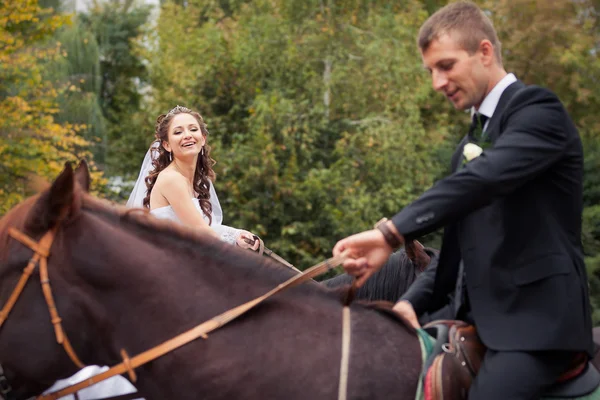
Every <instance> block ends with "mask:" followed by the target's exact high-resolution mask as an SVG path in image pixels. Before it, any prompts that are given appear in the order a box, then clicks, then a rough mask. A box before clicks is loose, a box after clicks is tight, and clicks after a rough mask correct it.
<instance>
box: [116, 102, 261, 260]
mask: <svg viewBox="0 0 600 400" xmlns="http://www.w3.org/2000/svg"><path fill="white" fill-rule="evenodd" d="M155 136H156V140H155V141H154V142H153V144H152V146H151V147H150V149H149V150H148V152H147V153H146V157H145V159H144V162H143V164H142V168H141V171H140V175H139V176H138V180H137V182H136V184H135V186H134V189H133V191H132V193H131V196H130V198H129V201H128V202H127V206H128V207H145V208H149V209H150V212H151V213H152V214H153V215H154V216H156V217H158V218H166V219H171V220H174V221H178V222H180V223H183V224H185V225H189V226H192V227H195V228H197V229H199V230H201V231H203V232H205V233H206V234H208V235H211V236H215V237H218V238H220V239H221V240H224V241H226V242H229V243H231V244H237V245H238V246H240V247H242V248H246V249H250V250H257V249H258V246H259V242H258V240H255V238H254V235H253V234H252V233H250V232H248V231H245V230H241V229H236V228H232V227H228V226H225V225H222V220H223V212H222V210H221V206H220V204H219V199H218V197H217V193H216V192H215V189H214V186H213V183H212V181H213V180H214V178H215V173H214V171H213V169H212V166H213V165H214V164H215V161H214V160H213V159H212V158H211V157H210V146H209V145H208V144H207V142H206V139H207V136H208V130H207V129H206V124H205V123H204V119H203V118H202V116H201V115H200V114H198V113H197V112H195V111H192V110H191V109H189V108H186V107H181V106H176V107H175V108H173V109H172V110H171V111H169V112H168V113H167V114H163V115H160V116H159V117H158V118H157V120H156V127H155Z"/></svg>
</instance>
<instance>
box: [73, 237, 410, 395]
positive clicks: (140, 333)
mask: <svg viewBox="0 0 600 400" xmlns="http://www.w3.org/2000/svg"><path fill="white" fill-rule="evenodd" d="M82 235H84V236H85V235H90V237H89V238H87V237H81V238H80V240H81V241H82V242H83V241H85V240H88V239H89V240H94V241H95V243H96V245H95V246H93V247H88V248H89V249H90V250H89V251H86V252H85V256H79V258H78V259H73V260H72V263H73V265H79V266H80V267H78V271H79V273H80V274H81V276H82V278H83V280H84V281H86V282H87V285H88V287H87V288H86V290H87V291H88V292H89V293H91V294H90V297H93V298H94V300H95V302H96V304H97V305H96V307H98V308H99V309H101V311H99V312H97V314H100V315H101V317H99V318H98V319H97V321H96V322H95V323H96V324H98V326H97V328H98V329H100V330H101V331H104V332H110V334H109V337H108V338H107V340H106V341H105V342H106V343H108V345H107V348H101V347H100V346H99V351H108V352H109V353H111V354H113V357H115V358H114V359H113V360H112V362H116V361H118V359H117V358H116V354H118V351H119V350H120V349H121V348H124V349H125V350H126V351H127V352H128V353H129V355H130V356H133V355H135V354H138V353H140V352H142V351H145V350H148V349H149V348H151V347H154V346H156V345H158V344H160V343H162V342H163V341H165V340H167V339H170V338H171V337H173V336H175V335H177V334H180V333H182V332H184V331H185V330H187V329H190V328H191V327H193V326H195V325H197V324H199V323H201V322H203V321H205V320H207V319H210V318H211V317H213V316H215V315H218V314H220V313H222V312H224V311H226V310H228V309H230V308H232V307H234V306H237V305H239V304H242V303H244V302H246V301H249V300H251V299H253V298H255V297H257V296H259V295H262V294H264V293H265V292H267V291H268V290H269V289H271V288H272V287H274V286H276V285H277V284H278V283H281V282H282V281H284V280H285V277H289V276H291V273H288V272H287V271H286V272H285V273H284V272H282V271H280V270H277V269H275V268H273V269H269V268H267V267H265V266H263V265H261V262H259V261H257V260H258V258H257V256H255V255H252V254H250V253H245V252H243V251H242V250H236V249H234V248H232V247H231V246H229V245H227V244H222V248H219V245H207V246H206V247H204V252H202V251H201V250H202V247H203V245H201V244H198V245H197V248H192V247H190V246H189V245H188V244H180V245H177V243H176V242H172V243H170V244H167V245H166V246H163V247H159V246H158V245H157V244H156V243H155V242H151V241H149V240H142V239H141V238H140V237H141V236H138V237H135V236H132V235H130V234H127V233H125V232H120V231H117V232H115V233H114V234H113V235H110V236H106V235H104V236H100V232H94V231H93V229H91V230H89V231H86V232H85V233H82ZM99 238H102V241H103V243H99V242H98V240H99ZM123 243H128V246H127V249H123ZM230 252H234V255H235V257H236V260H237V263H236V265H234V264H233V263H232V261H231V260H232V257H231V253H230ZM73 253H75V252H73ZM199 254H200V255H201V254H204V257H202V256H200V255H199ZM93 260H103V261H102V262H97V263H96V265H94V261H93ZM150 260H151V261H150ZM86 263H87V266H86V267H82V266H83V265H86ZM269 272H271V273H269ZM354 314H355V315H356V321H358V322H355V323H353V324H352V326H353V331H354V332H353V335H354V336H353V343H354V345H353V346H354V347H353V350H352V354H353V357H352V360H353V361H352V362H353V363H354V364H353V366H352V368H351V370H352V371H354V373H355V374H357V375H356V376H360V374H361V373H366V372H368V373H369V376H371V378H374V377H375V375H377V374H384V373H385V371H387V370H388V368H389V366H390V363H391V362H392V361H393V360H394V359H395V358H396V357H397V359H398V360H402V359H403V358H404V361H403V362H404V363H405V364H406V358H407V357H409V356H413V355H414V354H413V353H414V351H415V349H414V346H412V347H410V346H409V347H407V346H406V340H404V344H402V338H403V337H404V339H406V338H407V335H406V332H404V331H403V330H400V331H399V332H400V334H399V336H398V337H397V338H396V337H394V335H395V333H394V330H397V326H395V325H394V323H392V322H391V321H390V320H389V319H387V318H383V317H379V316H377V315H375V314H374V313H373V312H370V311H367V310H364V309H362V308H358V309H357V310H356V312H355V313H354ZM397 332H398V331H396V334H397ZM403 332H404V335H403V334H402V333H403ZM341 340H342V307H341V305H340V304H339V302H338V300H337V299H336V298H335V297H334V296H332V295H329V294H326V293H325V292H324V289H322V288H321V287H317V285H316V284H308V285H302V286H300V287H297V288H294V289H291V290H290V291H287V292H284V293H281V294H279V295H277V296H276V297H274V298H273V299H270V300H269V301H267V302H266V303H264V304H262V305H261V306H259V307H257V308H256V309H254V310H252V311H251V312H249V313H248V314H247V315H244V316H242V317H241V318H239V319H238V320H236V321H234V322H232V323H231V324H230V325H227V326H225V327H223V328H221V329H219V330H217V331H215V332H213V333H212V334H210V335H209V338H208V339H207V340H202V339H198V340H196V341H194V342H192V343H189V344H187V345H185V346H184V347H183V348H180V349H178V350H175V351H173V352H171V353H169V354H167V355H165V356H162V357H161V358H159V359H157V360H156V361H153V362H151V363H150V364H147V365H146V366H143V367H141V368H139V370H138V376H139V382H138V387H139V388H140V389H141V390H142V392H143V393H144V395H145V396H146V397H147V398H148V399H159V398H160V399H164V398H179V399H196V398H198V393H203V394H202V397H203V398H207V399H208V398H214V399H227V398H241V397H244V398H252V396H248V393H251V394H252V393H255V394H257V397H261V398H280V397H283V396H286V397H287V398H289V399H300V398H314V399H321V398H330V397H331V395H332V394H335V393H337V391H338V382H339V368H340V358H341V357H340V347H341ZM413 344H414V343H413ZM88 346H94V343H93V342H92V343H88ZM382 346H383V348H382ZM98 357H99V358H98V359H97V360H91V361H92V362H101V361H103V360H105V358H102V356H101V355H99V354H98ZM363 358H365V359H366V364H362V361H363V360H362V359H363ZM374 362H377V363H378V365H373V363H374ZM416 362H417V364H418V360H416ZM393 375H394V376H398V374H396V373H394V374H393ZM404 375H405V378H406V375H407V374H404ZM408 376H409V377H414V378H415V379H416V375H415V374H413V375H411V374H408ZM380 379H382V381H383V382H384V387H387V386H390V387H392V386H394V387H396V386H397V389H398V390H399V393H402V390H403V385H405V386H406V385H407V386H408V387H411V386H412V382H411V381H410V379H409V380H408V381H406V379H405V381H406V382H405V383H404V384H402V383H401V382H400V383H397V382H395V381H394V382H392V381H393V379H391V380H390V378H389V377H388V376H384V377H380ZM242 382H243V383H244V384H243V385H242V384H241V383H242ZM405 388H406V387H405ZM357 390H359V391H363V392H364V391H366V392H365V393H366V394H367V397H369V393H371V392H369V390H374V389H372V388H370V385H366V386H364V385H359V387H358V388H357ZM378 390H379V389H378ZM404 392H406V390H404ZM371 397H372V396H371ZM376 397H377V396H376ZM376 397H373V398H376Z"/></svg>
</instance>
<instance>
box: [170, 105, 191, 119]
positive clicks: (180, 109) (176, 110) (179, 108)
mask: <svg viewBox="0 0 600 400" xmlns="http://www.w3.org/2000/svg"><path fill="white" fill-rule="evenodd" d="M191 112H192V110H190V109H189V108H187V107H183V106H180V105H176V106H175V107H173V108H172V109H171V110H170V111H169V112H168V113H167V117H170V116H171V115H175V114H180V113H191Z"/></svg>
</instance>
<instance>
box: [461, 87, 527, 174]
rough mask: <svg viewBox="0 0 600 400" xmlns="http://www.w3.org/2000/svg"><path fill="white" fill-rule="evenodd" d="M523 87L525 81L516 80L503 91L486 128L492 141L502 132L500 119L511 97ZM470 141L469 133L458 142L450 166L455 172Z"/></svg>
mask: <svg viewBox="0 0 600 400" xmlns="http://www.w3.org/2000/svg"><path fill="white" fill-rule="evenodd" d="M523 87H525V84H524V83H523V82H521V81H516V82H513V83H512V84H510V85H509V86H508V87H507V88H506V89H504V92H502V95H501V96H500V100H498V105H497V106H496V109H495V110H494V115H492V118H491V119H490V122H489V123H488V126H487V129H486V133H487V137H488V138H489V140H491V141H492V142H495V141H496V139H497V138H498V135H499V134H500V121H501V120H502V113H503V112H504V110H505V109H506V106H507V105H508V103H509V102H510V99H511V98H512V97H513V96H514V95H515V93H517V91H518V90H519V89H521V88H523ZM468 142H469V137H468V135H465V136H464V137H463V138H462V140H461V141H460V143H459V144H458V147H457V148H456V151H455V152H454V154H453V155H452V160H451V162H450V166H451V168H452V171H453V172H455V171H457V169H458V167H459V166H460V164H461V163H462V153H463V147H464V146H465V144H467V143H468Z"/></svg>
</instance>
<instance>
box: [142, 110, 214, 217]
mask: <svg viewBox="0 0 600 400" xmlns="http://www.w3.org/2000/svg"><path fill="white" fill-rule="evenodd" d="M177 114H190V115H191V116H192V117H194V118H195V119H196V121H198V125H199V126H200V132H202V135H203V136H204V138H205V139H206V138H207V137H208V130H207V129H206V124H205V123H204V119H203V118H202V116H201V115H200V114H198V113H197V112H195V111H192V110H190V109H189V108H186V107H181V106H177V107H175V108H173V109H172V110H171V111H169V112H168V113H166V114H162V115H159V116H158V118H157V119H156V126H155V128H154V135H155V137H156V141H157V142H159V145H158V146H157V147H154V148H153V149H152V151H154V152H158V155H156V153H154V154H153V155H152V156H153V157H152V166H153V167H154V169H153V170H152V171H150V174H149V175H148V176H147V177H146V179H145V181H146V187H147V188H148V190H147V192H146V197H145V198H144V207H146V208H150V194H151V193H152V188H153V187H154V184H155V183H156V178H158V175H159V174H160V173H161V172H162V171H163V170H164V169H165V168H167V166H168V165H169V164H171V162H172V160H171V154H170V153H169V152H168V151H167V150H165V148H164V147H163V146H162V142H163V141H167V140H168V134H169V126H170V125H171V121H172V120H173V118H174V117H175V116H176V115H177ZM215 163H216V162H215V160H213V159H212V158H211V157H210V146H209V145H208V143H207V142H206V141H205V143H204V151H202V152H201V153H200V154H199V155H198V162H197V163H196V171H195V172H194V192H195V193H197V194H198V196H197V198H198V202H199V203H200V208H201V209H202V211H203V212H204V214H205V215H206V216H207V217H208V224H209V225H210V224H211V223H212V204H211V203H210V181H214V180H215V177H216V175H215V172H214V171H213V169H212V166H213V165H215Z"/></svg>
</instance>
